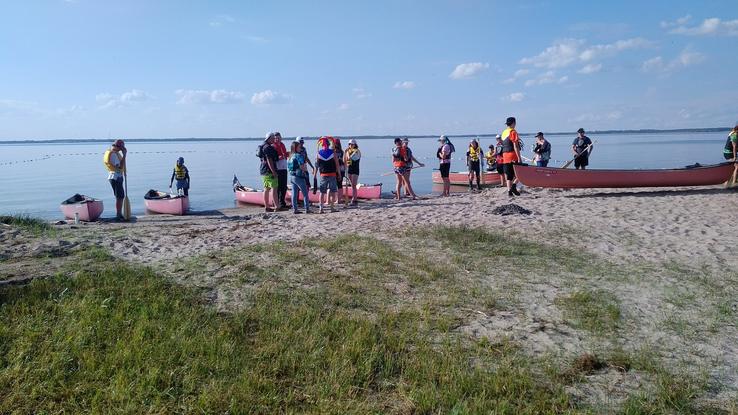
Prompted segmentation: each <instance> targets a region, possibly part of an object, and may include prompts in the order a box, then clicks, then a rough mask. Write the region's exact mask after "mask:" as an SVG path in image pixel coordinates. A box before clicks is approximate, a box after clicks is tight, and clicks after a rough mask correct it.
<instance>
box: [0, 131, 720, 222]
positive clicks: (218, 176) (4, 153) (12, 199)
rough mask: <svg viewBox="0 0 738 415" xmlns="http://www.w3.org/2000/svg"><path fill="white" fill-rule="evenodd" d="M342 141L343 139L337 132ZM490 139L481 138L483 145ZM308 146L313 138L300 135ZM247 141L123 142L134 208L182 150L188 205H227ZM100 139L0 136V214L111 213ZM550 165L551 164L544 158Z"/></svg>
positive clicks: (649, 141) (557, 149) (381, 158)
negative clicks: (69, 208)
mask: <svg viewBox="0 0 738 415" xmlns="http://www.w3.org/2000/svg"><path fill="white" fill-rule="evenodd" d="M726 135H727V131H726V132H725V133H723V132H719V133H652V134H607V135H602V136H600V137H597V136H595V135H592V136H590V138H592V139H593V140H599V141H598V142H597V144H595V149H594V152H593V154H592V158H591V159H590V166H591V167H592V168H668V167H682V166H685V165H688V164H693V163H696V162H699V163H702V164H709V163H717V162H721V161H723V160H722V148H723V144H724V142H725V137H726ZM523 139H524V141H525V148H524V150H523V153H524V155H526V156H528V157H532V154H531V149H532V144H533V141H534V140H533V138H532V137H530V136H526V137H523ZM547 139H548V140H549V141H550V142H551V144H552V146H553V153H552V158H553V159H554V160H566V159H568V158H569V154H570V150H569V149H570V148H571V141H572V140H573V139H574V135H567V136H549V137H547ZM342 141H344V143H346V142H347V141H348V140H346V139H344V140H342ZM493 141H494V140H493V139H490V138H486V139H483V140H482V145H483V147H484V148H485V150H486V147H487V146H488V145H489V144H491V143H492V142H493ZM453 142H454V144H455V146H456V150H457V152H456V153H455V154H454V156H455V160H454V162H453V164H452V170H465V166H464V162H463V158H464V154H465V153H466V147H467V145H468V144H467V143H468V139H466V138H454V139H453ZM305 144H306V146H307V148H308V150H309V151H310V153H311V154H312V153H313V151H314V150H315V142H314V141H307V142H306V143H305ZM410 145H411V148H412V149H413V153H414V154H415V156H416V158H418V159H419V160H421V161H422V162H424V163H426V164H427V165H428V166H427V167H425V168H422V169H418V170H415V171H414V172H413V176H412V177H413V186H414V187H415V189H416V192H418V193H419V194H423V193H431V191H432V183H431V173H432V169H433V168H436V167H437V165H436V164H437V162H436V159H435V152H436V147H437V142H436V138H435V137H429V138H416V139H412V140H411V142H410ZM256 146H257V142H255V141H239V142H233V141H223V142H217V141H216V142H212V141H209V142H177V141H172V142H167V143H162V142H149V143H147V142H138V143H131V144H129V152H128V191H129V195H130V196H129V198H130V200H131V207H132V210H133V213H134V214H139V215H140V214H143V213H144V204H143V195H144V193H146V191H147V190H149V189H158V190H166V189H167V188H168V187H169V178H170V176H171V173H172V168H173V165H174V161H175V160H176V159H177V157H179V156H182V157H184V158H185V164H186V165H187V167H188V168H189V170H190V176H191V179H192V188H191V189H190V204H191V208H192V209H193V210H209V209H218V208H225V207H233V206H235V202H234V199H233V192H232V191H231V180H232V178H233V175H234V174H236V175H237V176H238V178H239V180H240V181H241V183H242V184H244V185H247V186H252V187H260V184H261V180H260V177H259V175H258V166H259V160H258V159H257V158H256V156H255V155H254V154H255V149H256ZM392 146H393V144H392V139H390V138H387V139H373V140H368V139H367V140H362V141H360V142H359V147H360V148H361V151H362V155H363V158H362V161H361V176H360V181H361V182H362V183H380V182H381V183H384V190H385V192H389V191H390V190H391V189H392V188H393V186H394V176H392V175H389V176H382V174H383V173H388V172H391V171H392V167H391V162H390V158H389V154H390V152H391V149H392ZM106 148H107V145H106V144H104V143H93V144H90V143H79V144H68V143H65V144H22V145H16V144H12V145H11V144H2V143H1V142H0V214H29V215H33V216H39V217H43V218H48V219H56V218H60V217H61V214H60V212H59V209H58V205H59V202H61V201H62V200H64V199H66V198H67V197H69V196H71V195H73V194H74V193H82V194H86V195H89V196H93V197H98V198H102V199H103V200H104V203H105V213H103V216H104V217H110V216H114V214H115V208H114V206H115V199H114V198H113V196H112V191H111V189H110V185H109V184H108V182H107V180H106V179H107V173H106V171H105V169H104V167H103V165H102V153H103V152H104V151H105V150H106ZM551 165H559V163H552V164H551Z"/></svg>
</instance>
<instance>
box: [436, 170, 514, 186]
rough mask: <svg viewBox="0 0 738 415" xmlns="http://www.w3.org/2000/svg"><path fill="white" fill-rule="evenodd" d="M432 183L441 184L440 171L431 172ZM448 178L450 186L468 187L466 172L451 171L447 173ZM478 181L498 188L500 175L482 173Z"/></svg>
mask: <svg viewBox="0 0 738 415" xmlns="http://www.w3.org/2000/svg"><path fill="white" fill-rule="evenodd" d="M432 178H433V183H436V184H440V183H443V179H442V178H441V172H440V171H434V172H433V176H432ZM448 178H449V180H450V182H451V184H452V185H454V186H469V172H468V171H452V172H449V174H448ZM479 181H480V183H481V184H482V185H485V186H499V185H500V175H499V174H498V173H497V172H496V171H494V172H492V171H483V172H482V175H481V177H480V178H479Z"/></svg>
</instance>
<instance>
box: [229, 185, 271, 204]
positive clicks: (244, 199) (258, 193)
mask: <svg viewBox="0 0 738 415" xmlns="http://www.w3.org/2000/svg"><path fill="white" fill-rule="evenodd" d="M234 190H235V193H236V200H238V201H239V202H241V203H246V204H249V205H259V206H264V191H263V190H256V189H252V188H250V187H245V186H238V187H236V188H235V189H234Z"/></svg>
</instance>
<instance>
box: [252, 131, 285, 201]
mask: <svg viewBox="0 0 738 415" xmlns="http://www.w3.org/2000/svg"><path fill="white" fill-rule="evenodd" d="M273 144H274V133H269V134H267V135H266V138H265V139H264V142H263V143H262V144H261V145H260V146H259V153H258V156H259V159H261V165H260V166H259V173H260V174H261V181H262V183H263V184H264V210H265V211H266V212H270V211H274V212H276V211H277V210H279V208H278V205H277V185H278V182H277V160H278V159H279V154H277V150H276V149H275V148H274V146H273ZM285 167H287V166H286V163H285ZM270 196H271V199H272V205H273V210H269V205H270V203H269V197H270Z"/></svg>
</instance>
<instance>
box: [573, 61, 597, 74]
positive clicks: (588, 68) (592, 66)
mask: <svg viewBox="0 0 738 415" xmlns="http://www.w3.org/2000/svg"><path fill="white" fill-rule="evenodd" d="M600 69H602V64H601V63H589V64H587V65H585V66H584V67H583V68H582V69H580V70H578V71H577V73H580V74H584V75H589V74H593V73H596V72H599V71H600Z"/></svg>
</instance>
